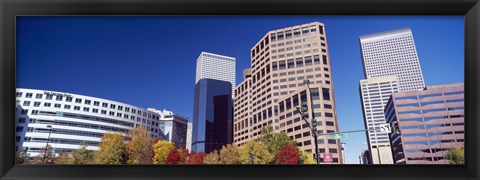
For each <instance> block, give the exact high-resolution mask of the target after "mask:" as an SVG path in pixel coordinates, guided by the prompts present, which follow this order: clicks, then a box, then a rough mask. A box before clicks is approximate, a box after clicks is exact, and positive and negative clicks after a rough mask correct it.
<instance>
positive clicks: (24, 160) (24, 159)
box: [15, 149, 30, 164]
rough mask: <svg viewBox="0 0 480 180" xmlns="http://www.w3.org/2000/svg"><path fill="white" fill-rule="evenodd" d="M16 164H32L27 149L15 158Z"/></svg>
mask: <svg viewBox="0 0 480 180" xmlns="http://www.w3.org/2000/svg"><path fill="white" fill-rule="evenodd" d="M15 162H16V164H30V153H27V150H26V149H22V151H20V153H19V154H18V155H17V157H15Z"/></svg>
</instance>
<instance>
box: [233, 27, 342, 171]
mask: <svg viewBox="0 0 480 180" xmlns="http://www.w3.org/2000/svg"><path fill="white" fill-rule="evenodd" d="M330 71H331V70H330V56H329V53H328V46H327V40H326V33H325V28H324V25H323V24H322V23H319V22H313V23H308V24H302V25H297V26H293V27H286V28H281V29H277V30H272V31H269V32H268V33H267V34H266V35H264V36H263V37H262V38H261V39H260V40H259V41H258V42H257V43H256V44H255V45H254V46H253V47H252V49H251V75H249V76H247V75H245V76H244V77H245V79H244V81H243V82H242V83H240V85H239V86H237V87H236V88H235V94H236V96H235V100H234V101H235V103H234V104H235V107H234V109H235V110H234V143H235V144H237V145H242V144H244V143H245V142H247V141H250V140H253V139H256V138H257V137H258V135H259V134H260V130H261V129H262V128H263V127H266V126H272V127H273V128H274V130H275V132H286V133H287V134H288V136H289V137H290V138H291V139H294V140H296V141H297V146H298V147H299V148H300V149H301V150H305V151H306V152H308V153H312V154H315V142H314V140H313V137H312V135H311V134H310V129H309V128H308V127H307V126H305V125H304V124H305V122H303V120H301V119H300V118H301V116H300V114H298V113H297V112H296V110H295V109H296V108H295V107H296V106H298V105H299V104H301V103H303V102H308V104H310V99H313V107H309V110H308V114H309V115H310V114H312V110H313V111H314V115H315V119H316V120H317V122H318V123H317V124H318V126H317V129H318V131H319V132H320V133H329V132H338V124H337V115H336V110H335V109H336V107H335V100H334V96H333V86H332V84H333V83H332V75H331V72H330ZM304 80H309V81H310V84H309V86H310V88H311V91H310V90H308V88H307V86H306V85H304V84H303V82H304ZM310 92H311V93H310ZM307 97H308V98H307ZM310 97H312V98H310ZM310 119H311V116H308V120H309V121H310ZM318 146H319V153H320V158H319V159H320V160H321V162H323V161H322V160H323V159H322V157H323V154H324V153H331V154H332V155H333V163H342V162H341V148H340V142H339V141H338V140H335V139H328V137H327V136H321V137H319V139H318Z"/></svg>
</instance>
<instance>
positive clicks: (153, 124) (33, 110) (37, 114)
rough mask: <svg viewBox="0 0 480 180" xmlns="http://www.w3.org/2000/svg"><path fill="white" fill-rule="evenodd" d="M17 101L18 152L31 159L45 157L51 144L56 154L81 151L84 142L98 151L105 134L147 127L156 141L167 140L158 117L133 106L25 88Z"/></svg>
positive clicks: (19, 93)
mask: <svg viewBox="0 0 480 180" xmlns="http://www.w3.org/2000/svg"><path fill="white" fill-rule="evenodd" d="M16 99H17V113H18V115H17V117H16V119H15V120H16V122H17V127H16V143H17V150H20V149H25V150H27V153H30V155H31V156H37V155H39V154H40V153H42V152H43V151H42V148H45V146H46V143H47V141H48V142H49V145H50V146H51V147H52V149H53V151H54V152H55V153H59V152H71V151H73V150H77V149H79V148H80V144H81V143H82V142H86V143H87V145H88V147H87V149H88V150H98V149H99V147H98V144H99V143H100V140H101V138H102V136H103V135H104V134H105V133H107V132H116V133H122V134H123V133H126V132H127V131H128V130H130V129H132V128H134V127H138V126H144V127H146V128H147V130H148V131H149V132H150V133H151V136H152V137H153V138H161V137H163V132H162V131H161V129H160V128H159V124H160V116H159V115H158V114H156V113H153V112H150V111H147V110H146V109H143V108H139V107H136V106H132V105H129V104H125V103H120V102H116V101H111V100H106V99H101V98H96V97H91V96H84V95H78V94H71V93H65V92H56V91H48V90H37V89H23V88H17V92H16ZM50 127H51V128H50ZM50 131H51V135H50V138H48V135H49V133H50Z"/></svg>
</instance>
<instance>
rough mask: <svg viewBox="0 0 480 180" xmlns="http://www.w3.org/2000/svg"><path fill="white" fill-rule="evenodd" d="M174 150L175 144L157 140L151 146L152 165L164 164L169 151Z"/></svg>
mask: <svg viewBox="0 0 480 180" xmlns="http://www.w3.org/2000/svg"><path fill="white" fill-rule="evenodd" d="M173 149H175V144H174V143H171V142H168V141H165V140H161V139H159V140H158V141H157V142H156V143H155V144H153V158H152V163H153V164H165V160H166V158H167V155H168V153H170V151H171V150H173Z"/></svg>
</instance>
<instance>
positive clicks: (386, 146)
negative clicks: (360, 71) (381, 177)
mask: <svg viewBox="0 0 480 180" xmlns="http://www.w3.org/2000/svg"><path fill="white" fill-rule="evenodd" d="M395 92H398V81H397V78H396V76H385V77H375V78H369V79H364V80H361V81H360V95H361V102H362V109H363V111H362V112H363V118H364V120H365V129H368V131H366V134H367V139H368V141H367V142H368V147H369V152H371V153H372V155H371V158H372V162H373V163H374V164H393V158H392V150H391V147H390V140H389V138H388V133H387V132H382V131H381V130H380V126H381V125H382V124H385V123H386V122H385V116H384V115H383V109H384V107H385V105H386V104H387V102H388V99H389V98H390V95H391V94H392V93H395Z"/></svg>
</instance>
